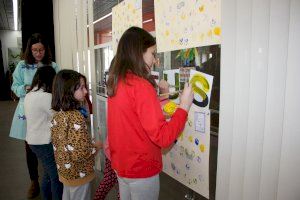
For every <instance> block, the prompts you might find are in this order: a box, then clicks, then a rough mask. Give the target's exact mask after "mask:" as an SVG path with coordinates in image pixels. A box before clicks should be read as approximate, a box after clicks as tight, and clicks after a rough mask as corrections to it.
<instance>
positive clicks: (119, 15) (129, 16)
mask: <svg viewBox="0 0 300 200" xmlns="http://www.w3.org/2000/svg"><path fill="white" fill-rule="evenodd" d="M131 26H137V27H142V26H143V19H142V0H125V1H122V2H121V3H119V4H118V5H116V6H115V7H113V8H112V41H113V45H112V46H113V52H114V54H116V52H117V47H118V42H119V39H120V38H121V36H122V34H123V33H124V32H125V31H126V30H127V29H128V28H130V27H131Z"/></svg>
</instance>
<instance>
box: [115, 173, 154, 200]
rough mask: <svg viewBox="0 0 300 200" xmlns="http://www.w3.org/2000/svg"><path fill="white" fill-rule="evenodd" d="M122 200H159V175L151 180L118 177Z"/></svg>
mask: <svg viewBox="0 0 300 200" xmlns="http://www.w3.org/2000/svg"><path fill="white" fill-rule="evenodd" d="M118 181H119V190H120V197H121V199H122V200H157V199H158V195H159V174H157V175H155V176H152V177H149V178H122V177H119V176H118Z"/></svg>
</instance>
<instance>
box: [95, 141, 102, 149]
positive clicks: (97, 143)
mask: <svg viewBox="0 0 300 200" xmlns="http://www.w3.org/2000/svg"><path fill="white" fill-rule="evenodd" d="M93 145H94V147H95V148H96V150H97V151H98V150H100V149H102V148H103V143H102V142H101V141H100V140H98V141H95V143H94V144H93Z"/></svg>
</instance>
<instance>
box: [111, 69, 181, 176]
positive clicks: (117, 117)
mask: <svg viewBox="0 0 300 200" xmlns="http://www.w3.org/2000/svg"><path fill="white" fill-rule="evenodd" d="M107 117H108V118H107V120H108V121H107V123H108V134H109V137H108V138H109V147H110V153H111V161H112V168H113V169H115V170H116V171H117V173H118V175H119V176H120V177H126V178H147V177H151V176H153V175H156V174H158V173H159V172H160V171H161V170H162V155H161V148H162V147H168V146H170V145H171V144H172V143H173V142H174V141H175V139H176V138H177V137H178V135H179V134H180V133H181V132H182V130H183V128H184V125H185V122H186V119H187V112H186V111H185V110H183V109H181V108H178V109H177V111H176V112H175V114H174V115H173V117H172V119H171V120H170V121H169V122H167V121H166V120H165V117H164V115H163V113H162V110H161V107H160V104H159V101H158V99H157V94H156V91H155V89H154V87H153V86H152V85H151V84H150V83H149V82H148V81H147V80H145V79H143V78H141V77H138V76H136V75H133V74H132V73H128V74H127V76H126V83H125V82H124V81H123V80H121V81H119V83H118V85H117V90H116V95H115V96H113V97H109V98H108V116H107Z"/></svg>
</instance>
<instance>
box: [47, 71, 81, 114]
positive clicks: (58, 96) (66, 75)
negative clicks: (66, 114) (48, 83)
mask: <svg viewBox="0 0 300 200" xmlns="http://www.w3.org/2000/svg"><path fill="white" fill-rule="evenodd" d="M80 78H83V77H82V75H81V74H80V73H78V72H76V71H74V70H69V69H64V70H61V71H59V72H58V73H57V75H56V76H55V78H54V81H53V87H52V103H51V107H52V109H53V110H55V111H60V110H63V111H69V110H76V109H78V108H79V107H80V105H81V103H80V102H79V101H78V100H77V99H75V97H74V93H75V91H76V90H77V89H78V88H79V87H80Z"/></svg>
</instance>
